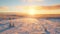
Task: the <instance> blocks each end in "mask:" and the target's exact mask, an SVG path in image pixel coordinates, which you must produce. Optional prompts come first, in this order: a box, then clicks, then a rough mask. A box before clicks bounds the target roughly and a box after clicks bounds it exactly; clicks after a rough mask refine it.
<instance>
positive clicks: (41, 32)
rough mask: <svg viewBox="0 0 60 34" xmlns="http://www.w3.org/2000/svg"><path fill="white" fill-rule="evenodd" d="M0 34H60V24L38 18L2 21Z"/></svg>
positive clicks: (0, 22)
mask: <svg viewBox="0 0 60 34" xmlns="http://www.w3.org/2000/svg"><path fill="white" fill-rule="evenodd" d="M9 25H11V26H13V25H14V26H13V27H11V26H9ZM0 34H60V22H58V20H57V21H56V22H54V21H53V20H48V19H37V18H19V19H14V20H13V19H12V20H2V21H0Z"/></svg>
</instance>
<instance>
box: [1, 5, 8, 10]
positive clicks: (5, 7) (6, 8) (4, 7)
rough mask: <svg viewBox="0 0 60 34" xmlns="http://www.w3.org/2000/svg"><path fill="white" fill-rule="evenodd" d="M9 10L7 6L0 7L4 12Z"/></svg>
mask: <svg viewBox="0 0 60 34" xmlns="http://www.w3.org/2000/svg"><path fill="white" fill-rule="evenodd" d="M8 9H9V8H8V7H7V6H1V7H0V10H3V11H4V10H8Z"/></svg>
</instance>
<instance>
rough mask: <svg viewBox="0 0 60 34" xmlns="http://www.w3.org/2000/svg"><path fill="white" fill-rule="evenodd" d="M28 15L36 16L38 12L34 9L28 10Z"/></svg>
mask: <svg viewBox="0 0 60 34" xmlns="http://www.w3.org/2000/svg"><path fill="white" fill-rule="evenodd" d="M28 14H29V15H35V14H36V10H35V9H34V8H30V9H28Z"/></svg>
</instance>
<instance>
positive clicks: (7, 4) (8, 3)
mask: <svg viewBox="0 0 60 34" xmlns="http://www.w3.org/2000/svg"><path fill="white" fill-rule="evenodd" d="M36 5H37V6H51V5H60V0H0V12H17V11H18V12H20V11H26V9H24V8H25V7H27V6H36ZM56 11H57V10H56ZM59 11H60V10H58V12H59Z"/></svg>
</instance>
